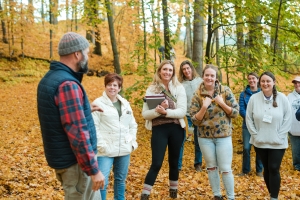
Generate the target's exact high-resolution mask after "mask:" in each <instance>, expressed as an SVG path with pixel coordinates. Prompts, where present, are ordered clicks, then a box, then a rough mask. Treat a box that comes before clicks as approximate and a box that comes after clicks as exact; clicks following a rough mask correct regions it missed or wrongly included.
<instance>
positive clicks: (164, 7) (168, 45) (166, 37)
mask: <svg viewBox="0 0 300 200" xmlns="http://www.w3.org/2000/svg"><path fill="white" fill-rule="evenodd" d="M162 10H163V21H164V40H165V56H166V59H167V60H170V59H171V54H170V50H171V43H170V28H169V19H168V15H169V13H168V1H167V0H162Z"/></svg>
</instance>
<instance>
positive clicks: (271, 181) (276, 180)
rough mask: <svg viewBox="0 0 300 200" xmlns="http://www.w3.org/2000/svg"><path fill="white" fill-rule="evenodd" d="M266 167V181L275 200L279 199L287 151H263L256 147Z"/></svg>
mask: <svg viewBox="0 0 300 200" xmlns="http://www.w3.org/2000/svg"><path fill="white" fill-rule="evenodd" d="M255 151H256V153H257V154H258V155H259V156H260V158H261V161H262V163H263V166H264V180H265V183H266V185H267V188H268V191H269V193H270V195H271V197H273V198H278V193H279V189H280V181H281V178H280V171H279V169H280V165H281V161H282V158H283V155H284V152H285V149H261V148H257V147H255Z"/></svg>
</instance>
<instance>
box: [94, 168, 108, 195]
mask: <svg viewBox="0 0 300 200" xmlns="http://www.w3.org/2000/svg"><path fill="white" fill-rule="evenodd" d="M91 179H92V182H93V185H92V190H93V191H97V190H99V189H100V188H101V189H103V188H104V183H105V177H104V176H103V174H102V172H101V171H99V172H98V174H96V175H91Z"/></svg>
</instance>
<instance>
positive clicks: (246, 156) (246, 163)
mask: <svg viewBox="0 0 300 200" xmlns="http://www.w3.org/2000/svg"><path fill="white" fill-rule="evenodd" d="M250 136H251V135H250V133H249V131H248V129H247V128H243V167H242V171H243V173H245V174H248V173H249V172H250V171H251V159H250V152H251V146H252V144H250V143H249V141H250ZM255 163H256V172H262V170H263V164H262V162H261V160H260V157H259V155H258V154H256V156H255Z"/></svg>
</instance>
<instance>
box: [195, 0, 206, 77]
mask: <svg viewBox="0 0 300 200" xmlns="http://www.w3.org/2000/svg"><path fill="white" fill-rule="evenodd" d="M203 10H204V5H203V1H202V0H195V2H194V11H195V12H194V39H193V41H194V42H193V57H192V60H193V63H194V66H195V68H196V71H197V72H198V74H199V75H200V76H202V70H203V35H204V28H203V27H204V17H203V16H201V15H200V13H203Z"/></svg>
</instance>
